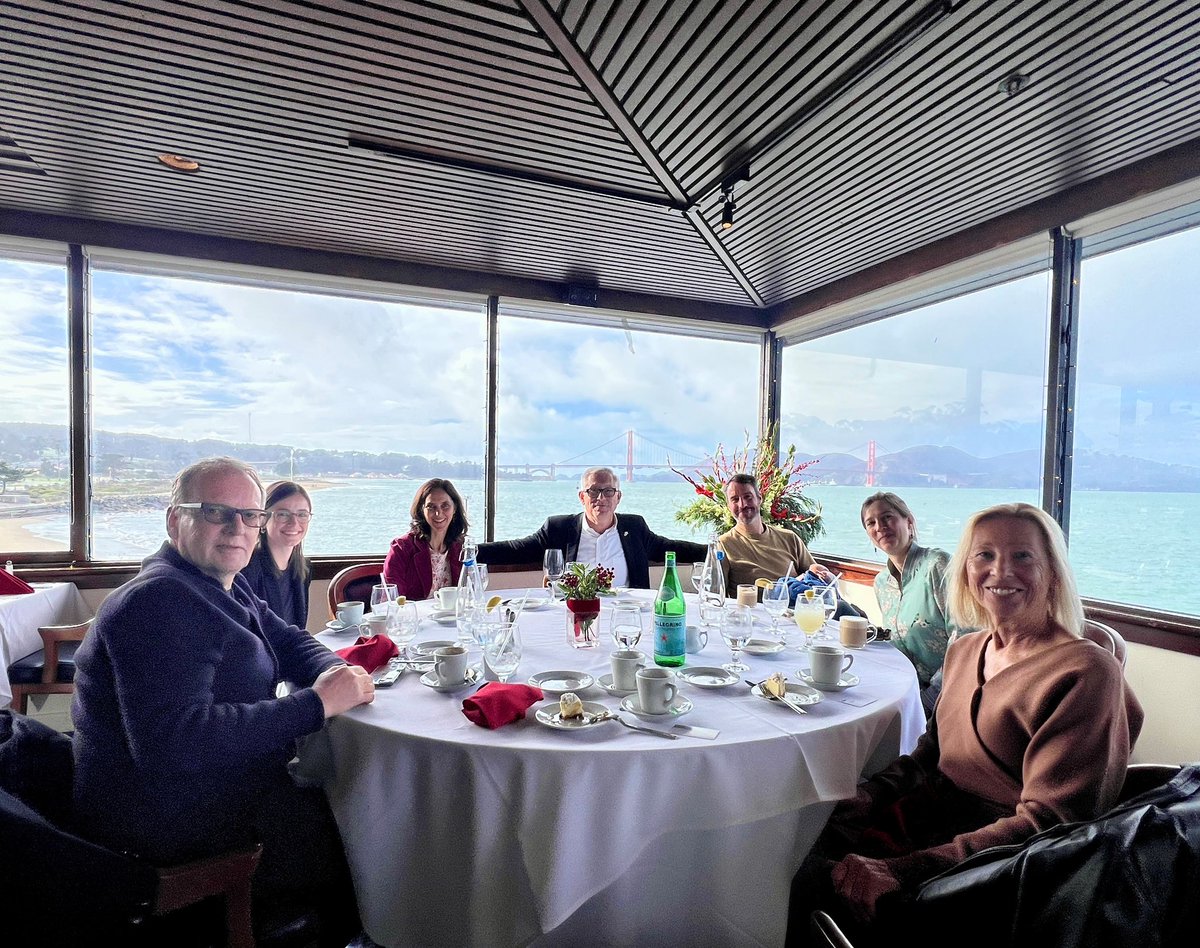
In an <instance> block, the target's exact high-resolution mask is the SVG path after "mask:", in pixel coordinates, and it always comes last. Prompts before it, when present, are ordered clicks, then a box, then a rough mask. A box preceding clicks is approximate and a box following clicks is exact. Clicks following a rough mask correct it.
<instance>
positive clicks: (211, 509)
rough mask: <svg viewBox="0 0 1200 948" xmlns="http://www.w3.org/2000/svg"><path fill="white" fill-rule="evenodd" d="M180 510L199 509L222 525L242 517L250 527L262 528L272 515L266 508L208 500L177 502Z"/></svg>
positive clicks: (211, 521) (201, 512)
mask: <svg viewBox="0 0 1200 948" xmlns="http://www.w3.org/2000/svg"><path fill="white" fill-rule="evenodd" d="M175 506H176V507H177V508H178V509H180V510H199V511H200V516H202V517H203V518H204V519H205V520H206V521H207V522H208V523H215V524H218V525H220V526H225V525H226V524H230V523H233V518H234V517H241V518H242V523H244V524H245V525H246V526H248V527H256V528H261V527H265V526H266V525H267V521H268V520H270V519H271V515H270V514H269V513H268V512H267V511H265V510H258V509H257V508H255V507H230V506H228V505H227V504H210V503H209V502H208V501H195V502H193V503H187V504H176V505H175Z"/></svg>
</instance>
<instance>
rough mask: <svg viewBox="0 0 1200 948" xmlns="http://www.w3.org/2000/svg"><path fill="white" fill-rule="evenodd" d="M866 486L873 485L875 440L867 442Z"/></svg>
mask: <svg viewBox="0 0 1200 948" xmlns="http://www.w3.org/2000/svg"><path fill="white" fill-rule="evenodd" d="M867 486H868V487H874V486H875V440H874V439H872V440H870V441H868V442H867Z"/></svg>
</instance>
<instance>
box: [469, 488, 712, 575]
mask: <svg viewBox="0 0 1200 948" xmlns="http://www.w3.org/2000/svg"><path fill="white" fill-rule="evenodd" d="M620 502H621V482H620V481H619V480H618V478H617V472H616V471H614V470H613V469H612V468H611V467H592V468H588V469H587V470H586V471H584V472H583V475H582V476H581V477H580V478H579V503H580V504H581V505H582V506H583V514H582V515H579V514H561V515H558V516H553V517H549V518H548V519H547V520H546V522H545V523H543V524H542V525H541V527H539V528H538V530H537V532H536V533H534V534H532V535H530V536H527V537H524V538H522V539H520V540H505V541H502V542H498V543H481V544H480V545H479V561H480V562H481V563H489V564H491V563H497V564H525V563H541V562H542V557H543V556H544V555H545V552H546V550H562V551H563V557H564V558H565V560H566V562H571V561H575V562H579V563H587V564H588V565H590V566H606V567H608V568H609V569H611V570H612V571H613V585H614V586H628V587H632V588H636V589H649V588H650V561H651V560H655V561H661V560H662V559H663V558H664V555H665V554H666V552H667V551H668V550H672V551H674V553H675V559H676V561H678V562H684V563H686V562H690V561H692V560H697V559H703V558H704V554H705V552H706V548H705V547H704V546H703V545H702V544H699V543H689V542H687V541H685V540H668V539H667V538H666V537H661V536H659V535H658V534H657V533H655V532H654V531H652V530H651V529H650V528H649V527H648V526H647V525H646V521H645V520H643V519H642V518H641V517H639V516H638V515H637V514H618V513H617V505H618V504H619V503H620Z"/></svg>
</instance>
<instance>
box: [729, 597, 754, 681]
mask: <svg viewBox="0 0 1200 948" xmlns="http://www.w3.org/2000/svg"><path fill="white" fill-rule="evenodd" d="M753 628H754V617H753V616H752V615H751V614H750V609H749V607H747V606H734V607H733V608H732V609H730V610H729V611H728V615H726V616H725V622H724V624H723V625H722V626H721V638H723V639H724V640H725V644H726V645H728V646H729V651H730V652H732V653H733V658H732V660H730V661H728V662H726V663H725V664H724V665H722V666H721V667H722V668H724V669H725V670H726V671H731V672H748V671H750V666H749V665H747V664H746V663H745V662H743V661H742V659H741V655H742V648H743V647H744V646H745V644H746V643H747V642H748V641H749V640H750V633H751V631H752V630H753Z"/></svg>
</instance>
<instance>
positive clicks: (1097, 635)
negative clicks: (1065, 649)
mask: <svg viewBox="0 0 1200 948" xmlns="http://www.w3.org/2000/svg"><path fill="white" fill-rule="evenodd" d="M1083 635H1084V638H1088V639H1091V640H1092V641H1093V642H1095V643H1096V644H1097V645H1099V646H1100V647H1101V648H1103V649H1106V650H1108V652H1109V653H1110V654H1112V655H1113V656H1114V657H1115V658H1116V660H1117V661H1118V662H1120V663H1121V667H1122V668H1124V667H1125V654H1126V651H1127V650H1126V648H1125V640H1124V639H1123V638H1122V637H1121V633H1120V632H1118V631H1117V630H1116V629H1114V628H1113V627H1112V626H1111V625H1105V624H1104V623H1103V622H1097V621H1096V620H1095V619H1084V620H1083Z"/></svg>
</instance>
